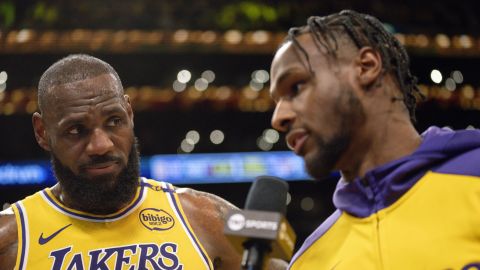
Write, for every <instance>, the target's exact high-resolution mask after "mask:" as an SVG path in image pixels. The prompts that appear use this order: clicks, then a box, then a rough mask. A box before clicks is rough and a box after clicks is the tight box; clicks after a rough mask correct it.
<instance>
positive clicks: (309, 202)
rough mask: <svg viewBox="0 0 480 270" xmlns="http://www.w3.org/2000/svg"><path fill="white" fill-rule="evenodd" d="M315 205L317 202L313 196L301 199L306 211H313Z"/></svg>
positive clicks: (301, 204)
mask: <svg viewBox="0 0 480 270" xmlns="http://www.w3.org/2000/svg"><path fill="white" fill-rule="evenodd" d="M314 206H315V202H314V201H313V199H312V198H311V197H305V198H303V199H302V200H301V201H300V207H301V208H302V210H303V211H305V212H308V211H312V210H313V207H314Z"/></svg>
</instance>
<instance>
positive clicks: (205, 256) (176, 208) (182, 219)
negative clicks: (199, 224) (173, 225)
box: [166, 189, 211, 269]
mask: <svg viewBox="0 0 480 270" xmlns="http://www.w3.org/2000/svg"><path fill="white" fill-rule="evenodd" d="M173 193H175V190H173V189H168V190H167V192H166V194H167V195H168V196H170V199H171V200H172V202H173V206H174V207H175V211H177V213H178V216H180V220H181V221H182V223H183V225H184V227H185V228H186V229H187V232H188V234H189V235H190V238H191V239H192V240H193V242H194V243H195V245H197V247H198V251H199V252H200V254H201V255H202V257H203V260H204V262H205V263H206V264H207V266H208V269H211V268H210V263H208V262H209V259H208V256H207V255H206V254H205V253H204V252H203V250H202V248H201V246H200V244H199V243H198V241H197V238H196V237H195V235H194V234H193V232H192V231H190V228H189V227H188V225H187V221H186V220H185V218H184V217H183V215H182V212H181V211H180V207H179V206H178V204H177V200H175V195H173Z"/></svg>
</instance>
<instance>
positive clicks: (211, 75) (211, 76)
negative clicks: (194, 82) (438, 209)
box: [202, 70, 215, 83]
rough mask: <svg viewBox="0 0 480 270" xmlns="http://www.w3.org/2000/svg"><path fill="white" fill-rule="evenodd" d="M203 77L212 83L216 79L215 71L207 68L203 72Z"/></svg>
mask: <svg viewBox="0 0 480 270" xmlns="http://www.w3.org/2000/svg"><path fill="white" fill-rule="evenodd" d="M202 78H204V79H205V80H207V82H208V83H212V82H213V81H214V80H215V72H213V71H211V70H205V71H204V72H202Z"/></svg>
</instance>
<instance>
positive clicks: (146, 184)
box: [140, 182, 173, 192]
mask: <svg viewBox="0 0 480 270" xmlns="http://www.w3.org/2000/svg"><path fill="white" fill-rule="evenodd" d="M140 185H141V186H144V187H147V188H150V189H153V190H155V188H156V187H157V186H153V185H152V184H150V183H147V182H140ZM160 188H161V189H162V191H164V192H172V191H173V190H172V189H170V188H168V186H167V188H164V187H162V186H160Z"/></svg>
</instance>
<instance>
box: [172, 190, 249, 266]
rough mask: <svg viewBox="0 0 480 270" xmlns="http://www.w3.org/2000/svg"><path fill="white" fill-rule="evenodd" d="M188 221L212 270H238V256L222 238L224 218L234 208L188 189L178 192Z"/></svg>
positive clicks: (208, 195)
mask: <svg viewBox="0 0 480 270" xmlns="http://www.w3.org/2000/svg"><path fill="white" fill-rule="evenodd" d="M177 192H178V193H179V198H180V201H181V204H182V207H183V210H184V211H185V215H187V218H188V221H189V222H190V225H191V226H192V229H193V230H194V231H195V234H196V235H197V237H198V239H199V240H200V242H201V243H202V246H203V247H204V248H205V250H206V252H207V253H208V256H209V257H210V259H211V260H212V262H213V265H214V268H215V270H235V269H240V260H241V257H240V254H238V253H237V252H236V251H235V249H234V247H233V246H232V245H231V244H230V242H228V239H227V238H226V237H225V236H224V235H223V226H224V222H225V216H226V214H227V212H228V211H229V210H230V209H235V208H236V207H235V206H234V205H233V204H231V203H229V202H227V201H226V200H224V199H222V198H220V197H218V196H216V195H213V194H210V193H206V192H201V191H196V190H193V189H189V188H181V189H178V190H177Z"/></svg>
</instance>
